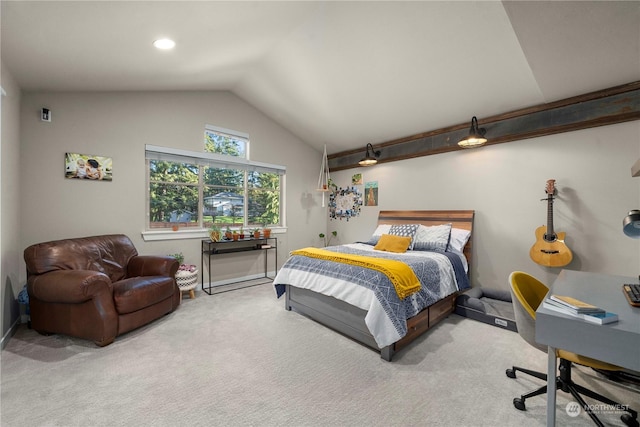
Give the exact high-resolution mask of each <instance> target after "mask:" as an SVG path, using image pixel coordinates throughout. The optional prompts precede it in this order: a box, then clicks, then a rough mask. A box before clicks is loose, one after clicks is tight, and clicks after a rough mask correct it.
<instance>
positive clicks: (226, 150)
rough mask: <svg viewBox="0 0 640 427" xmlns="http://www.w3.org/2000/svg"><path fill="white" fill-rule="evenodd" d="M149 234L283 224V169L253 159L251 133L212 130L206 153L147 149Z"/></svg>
mask: <svg viewBox="0 0 640 427" xmlns="http://www.w3.org/2000/svg"><path fill="white" fill-rule="evenodd" d="M145 154H146V159H147V170H148V183H149V202H148V204H147V211H148V218H149V221H148V226H147V228H148V229H149V230H162V229H172V228H173V227H180V228H184V227H187V228H193V229H199V228H208V227H210V226H211V225H212V224H214V223H215V224H216V225H218V226H220V227H223V228H225V227H227V226H229V227H236V228H237V227H248V228H254V227H260V226H263V225H269V226H282V225H283V224H282V214H281V212H282V206H281V200H282V192H283V188H282V187H283V177H284V174H285V172H286V168H285V167H284V166H279V165H272V164H267V163H260V162H254V161H250V160H249V159H248V154H249V139H248V135H242V134H238V133H234V132H233V131H228V130H224V129H220V128H215V127H213V126H207V127H206V129H205V137H204V152H202V153H198V152H191V151H185V150H177V149H172V148H166V147H158V146H153V145H147V146H146V149H145Z"/></svg>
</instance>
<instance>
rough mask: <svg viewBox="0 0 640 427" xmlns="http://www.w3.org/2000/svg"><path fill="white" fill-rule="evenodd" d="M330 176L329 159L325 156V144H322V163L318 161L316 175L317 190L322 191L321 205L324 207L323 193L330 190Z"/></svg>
mask: <svg viewBox="0 0 640 427" xmlns="http://www.w3.org/2000/svg"><path fill="white" fill-rule="evenodd" d="M330 187H331V176H330V175H329V159H328V157H327V145H326V144H325V146H324V154H323V155H322V163H320V176H319V177H318V188H317V189H316V190H317V191H320V192H322V207H323V208H324V193H327V192H329V191H331V188H330Z"/></svg>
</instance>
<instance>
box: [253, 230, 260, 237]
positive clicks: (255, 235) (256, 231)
mask: <svg viewBox="0 0 640 427" xmlns="http://www.w3.org/2000/svg"><path fill="white" fill-rule="evenodd" d="M253 238H254V239H259V238H260V229H259V228H254V229H253Z"/></svg>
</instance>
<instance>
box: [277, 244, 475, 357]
mask: <svg viewBox="0 0 640 427" xmlns="http://www.w3.org/2000/svg"><path fill="white" fill-rule="evenodd" d="M325 249H327V250H330V251H334V252H341V253H350V254H357V255H365V256H372V257H377V258H389V259H394V260H399V261H403V262H405V263H406V264H407V265H409V266H410V267H411V269H412V270H413V272H414V273H415V275H416V276H417V277H418V279H419V280H420V284H421V289H420V291H418V292H416V293H414V294H412V295H410V296H409V297H407V298H405V299H404V300H400V298H398V295H397V293H396V292H395V288H394V287H393V284H392V283H391V281H390V280H389V278H388V277H387V276H386V275H384V274H383V273H381V272H378V271H375V270H373V269H369V268H364V267H360V266H355V265H350V264H342V263H338V262H334V261H326V260H322V259H317V258H310V257H305V256H300V255H293V256H291V257H290V258H289V259H288V260H287V261H286V262H285V264H284V265H283V266H282V268H281V269H280V271H279V272H278V274H277V275H276V277H275V279H274V282H273V283H274V286H275V289H276V295H277V296H278V297H280V296H282V295H283V294H284V292H285V285H291V286H295V287H298V288H303V289H309V290H311V291H314V292H317V293H321V294H323V295H327V296H330V297H334V298H336V299H339V300H342V301H345V302H347V303H349V304H351V305H353V306H356V307H358V308H360V309H362V310H365V311H366V312H367V315H366V317H365V323H366V325H367V328H368V329H369V331H370V332H371V335H372V336H373V337H374V339H375V341H376V343H377V344H378V346H379V347H380V348H383V347H386V346H388V345H390V344H393V343H394V342H396V341H398V340H399V339H401V338H402V337H403V336H405V335H406V333H407V319H409V318H411V317H413V316H415V315H416V314H418V313H419V312H420V311H422V310H423V309H424V308H425V307H428V306H430V305H432V304H433V303H435V302H437V301H439V300H441V299H442V298H445V297H447V296H448V295H451V294H452V293H454V292H456V291H461V290H464V289H467V288H469V287H470V286H469V281H468V279H467V275H466V272H465V269H466V268H465V266H466V262H464V261H466V260H461V258H460V257H461V255H459V254H456V253H452V252H430V251H407V252H405V253H390V252H383V251H378V250H374V249H373V246H371V245H369V244H365V243H352V244H346V245H340V246H330V247H328V248H325Z"/></svg>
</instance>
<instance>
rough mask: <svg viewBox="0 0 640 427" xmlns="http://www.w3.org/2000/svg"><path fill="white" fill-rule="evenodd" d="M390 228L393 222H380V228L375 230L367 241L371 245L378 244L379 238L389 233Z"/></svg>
mask: <svg viewBox="0 0 640 427" xmlns="http://www.w3.org/2000/svg"><path fill="white" fill-rule="evenodd" d="M389 230H391V224H380V225H379V226H378V228H376V230H375V231H374V232H373V235H372V236H371V238H370V239H369V240H368V241H367V243H368V244H370V245H373V246H375V245H377V244H378V240H380V236H382V235H383V234H389Z"/></svg>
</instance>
